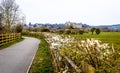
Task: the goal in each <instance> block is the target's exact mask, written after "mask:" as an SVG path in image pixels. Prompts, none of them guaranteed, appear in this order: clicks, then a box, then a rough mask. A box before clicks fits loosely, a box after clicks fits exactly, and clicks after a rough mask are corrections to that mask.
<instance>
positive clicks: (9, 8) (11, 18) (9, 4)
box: [0, 0, 19, 33]
mask: <svg viewBox="0 0 120 73" xmlns="http://www.w3.org/2000/svg"><path fill="white" fill-rule="evenodd" d="M18 9H19V6H18V5H17V4H16V3H15V0H2V2H1V4H0V12H1V13H2V14H3V18H4V25H5V29H6V32H7V33H9V32H10V31H11V25H12V24H15V21H16V18H17V13H18V11H19V10H18Z"/></svg>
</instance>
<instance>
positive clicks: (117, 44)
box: [72, 32, 120, 49]
mask: <svg viewBox="0 0 120 73" xmlns="http://www.w3.org/2000/svg"><path fill="white" fill-rule="evenodd" d="M72 36H75V37H77V38H78V39H80V40H81V39H86V38H94V39H98V40H101V41H102V42H103V43H109V45H112V44H113V46H114V48H119V49H120V32H101V33H100V34H99V35H96V34H93V35H92V33H85V34H83V35H80V34H78V35H72Z"/></svg>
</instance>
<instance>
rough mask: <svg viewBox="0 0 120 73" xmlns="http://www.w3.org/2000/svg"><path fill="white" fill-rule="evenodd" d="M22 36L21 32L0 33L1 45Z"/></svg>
mask: <svg viewBox="0 0 120 73" xmlns="http://www.w3.org/2000/svg"><path fill="white" fill-rule="evenodd" d="M20 38H21V33H10V34H0V46H2V45H5V44H7V43H9V42H12V41H14V40H17V39H20Z"/></svg>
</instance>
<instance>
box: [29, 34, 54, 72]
mask: <svg viewBox="0 0 120 73" xmlns="http://www.w3.org/2000/svg"><path fill="white" fill-rule="evenodd" d="M37 38H38V36H37ZM39 39H40V41H41V42H40V44H39V48H38V50H37V53H36V55H35V58H34V61H33V64H32V66H31V68H30V71H29V73H53V67H52V61H51V55H50V50H49V44H48V43H47V42H46V41H45V39H44V38H43V37H42V38H40V36H39Z"/></svg>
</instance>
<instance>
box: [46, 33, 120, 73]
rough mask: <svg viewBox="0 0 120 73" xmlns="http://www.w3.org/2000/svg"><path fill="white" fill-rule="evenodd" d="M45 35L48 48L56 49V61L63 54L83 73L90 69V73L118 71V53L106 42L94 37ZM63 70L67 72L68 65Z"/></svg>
mask: <svg viewBox="0 0 120 73" xmlns="http://www.w3.org/2000/svg"><path fill="white" fill-rule="evenodd" d="M45 36H46V40H47V42H48V43H49V44H50V49H52V50H56V51H55V52H57V53H54V54H55V58H56V59H58V61H61V60H62V59H61V56H60V55H62V56H65V57H67V58H69V59H70V60H71V61H73V62H74V63H75V65H76V66H77V68H79V69H81V70H82V72H85V73H87V71H89V70H92V71H93V72H92V73H94V72H97V73H119V72H120V53H119V52H117V51H115V49H114V48H113V46H112V47H110V46H108V44H107V43H101V41H99V40H95V39H86V40H77V38H75V37H71V36H60V35H56V34H45ZM64 68H66V67H64ZM64 71H66V72H67V71H68V67H67V68H66V69H64V70H63V71H62V72H64ZM88 73H89V72H88Z"/></svg>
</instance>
